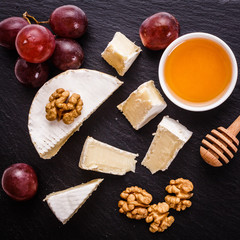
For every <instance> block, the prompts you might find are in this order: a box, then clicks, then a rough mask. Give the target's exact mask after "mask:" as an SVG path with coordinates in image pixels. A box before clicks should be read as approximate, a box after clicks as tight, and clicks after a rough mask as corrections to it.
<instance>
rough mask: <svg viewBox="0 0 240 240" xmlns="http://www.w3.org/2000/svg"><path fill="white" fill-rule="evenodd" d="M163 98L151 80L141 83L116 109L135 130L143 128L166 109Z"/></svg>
mask: <svg viewBox="0 0 240 240" xmlns="http://www.w3.org/2000/svg"><path fill="white" fill-rule="evenodd" d="M166 106H167V104H166V103H165V101H164V99H163V97H162V96H161V94H160V93H159V91H158V90H157V89H156V87H155V85H154V82H153V81H152V80H150V81H148V82H145V83H143V84H142V85H140V86H139V87H138V89H137V90H135V91H134V92H132V93H131V94H130V96H129V97H128V98H127V100H125V101H124V102H123V103H121V104H120V105H118V106H117V107H118V109H119V110H120V111H122V112H123V115H124V116H125V117H126V118H127V119H128V121H129V122H130V123H131V125H132V126H133V128H135V129H136V130H138V129H140V128H141V127H143V126H144V125H145V124H147V123H148V122H149V121H150V120H152V119H153V118H154V117H155V116H156V115H157V114H159V113H160V112H162V111H163V110H164V109H165V108H166Z"/></svg>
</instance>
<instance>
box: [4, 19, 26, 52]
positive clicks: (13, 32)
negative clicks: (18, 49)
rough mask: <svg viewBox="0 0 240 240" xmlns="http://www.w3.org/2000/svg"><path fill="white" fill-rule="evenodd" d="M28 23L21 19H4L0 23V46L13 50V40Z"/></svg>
mask: <svg viewBox="0 0 240 240" xmlns="http://www.w3.org/2000/svg"><path fill="white" fill-rule="evenodd" d="M27 25H28V22H27V21H26V20H25V19H23V18H21V17H10V18H6V19H4V20H3V21H1V22H0V46H3V47H6V48H9V49H14V48H15V39H16V36H17V34H18V32H19V31H20V30H21V29H22V28H23V27H25V26H27Z"/></svg>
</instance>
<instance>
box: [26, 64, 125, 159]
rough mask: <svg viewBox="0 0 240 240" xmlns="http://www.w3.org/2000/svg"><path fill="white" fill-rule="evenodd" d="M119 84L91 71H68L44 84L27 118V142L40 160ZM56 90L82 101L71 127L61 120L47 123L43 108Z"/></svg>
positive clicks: (110, 77) (54, 151)
mask: <svg viewBox="0 0 240 240" xmlns="http://www.w3.org/2000/svg"><path fill="white" fill-rule="evenodd" d="M122 83H123V82H121V81H119V80H118V79H117V78H115V77H113V76H111V75H108V74H105V73H102V72H98V71H94V70H88V69H78V70H68V71H66V72H64V73H62V74H59V75H58V76H56V77H54V78H53V79H51V80H49V81H48V82H46V83H45V84H44V85H43V86H42V87H41V88H40V89H39V91H38V92H37V94H36V96H35V98H34V99H33V102H32V105H31V108H30V111H29V119H28V129H29V133H30V136H31V140H32V142H33V144H34V146H35V148H36V150H37V152H38V153H39V155H40V157H42V158H44V159H50V158H51V157H52V156H54V155H55V154H56V153H57V152H58V151H59V149H60V148H61V147H62V145H63V144H64V143H65V142H66V141H67V140H68V138H69V137H70V136H71V135H72V134H73V133H74V132H75V131H78V130H79V128H80V127H81V125H82V124H83V122H84V121H85V120H86V119H87V118H89V116H90V115H91V114H92V113H93V112H94V111H95V110H96V109H97V108H98V107H99V106H100V105H101V104H102V103H103V102H104V101H105V100H106V99H107V98H108V97H109V96H110V95H111V94H112V93H113V92H114V91H115V90H116V89H117V88H118V87H119V86H121V85H122ZM58 88H64V89H65V90H68V91H69V92H70V94H72V93H77V94H79V95H80V96H81V99H82V101H83V109H82V112H81V115H80V116H79V117H77V118H75V120H74V122H73V123H72V124H69V125H66V124H64V123H63V121H57V120H55V121H48V120H47V119H46V117H45V116H46V112H45V106H46V104H47V103H48V102H49V100H48V99H49V97H50V95H51V94H52V93H53V92H55V91H56V89H58Z"/></svg>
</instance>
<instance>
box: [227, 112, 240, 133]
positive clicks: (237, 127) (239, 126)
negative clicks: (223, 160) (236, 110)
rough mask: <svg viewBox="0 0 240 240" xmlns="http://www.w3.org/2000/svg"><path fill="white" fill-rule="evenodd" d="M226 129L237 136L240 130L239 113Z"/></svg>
mask: <svg viewBox="0 0 240 240" xmlns="http://www.w3.org/2000/svg"><path fill="white" fill-rule="evenodd" d="M228 131H229V132H231V133H232V134H233V135H234V136H237V135H238V133H239V132H240V115H239V116H238V118H237V119H236V120H235V121H234V122H233V123H232V124H231V125H230V126H229V127H228Z"/></svg>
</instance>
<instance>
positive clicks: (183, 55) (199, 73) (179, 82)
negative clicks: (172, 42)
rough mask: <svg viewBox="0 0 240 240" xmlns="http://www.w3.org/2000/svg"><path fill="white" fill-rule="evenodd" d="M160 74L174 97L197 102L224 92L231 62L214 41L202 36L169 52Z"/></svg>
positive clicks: (214, 97) (215, 97)
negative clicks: (162, 71) (162, 73)
mask: <svg viewBox="0 0 240 240" xmlns="http://www.w3.org/2000/svg"><path fill="white" fill-rule="evenodd" d="M164 77H165V81H166V84H167V86H168V88H169V90H170V91H171V92H172V93H173V94H174V95H175V96H176V97H178V98H179V99H180V100H182V101H185V102H186V101H187V102H190V103H193V104H200V105H201V104H205V103H207V102H211V101H214V100H215V99H218V97H221V95H222V94H223V93H224V92H225V90H226V89H227V87H228V85H229V83H230V81H231V77H232V64H231V60H230V58H229V56H228V54H227V53H226V51H225V50H224V49H223V47H221V46H220V45H218V44H217V43H215V42H213V41H211V40H208V39H203V38H196V39H189V40H185V41H183V42H182V43H180V44H179V45H177V46H176V47H175V48H174V49H173V50H172V51H171V52H170V53H169V55H168V57H167V60H166V63H165V69H164Z"/></svg>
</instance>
